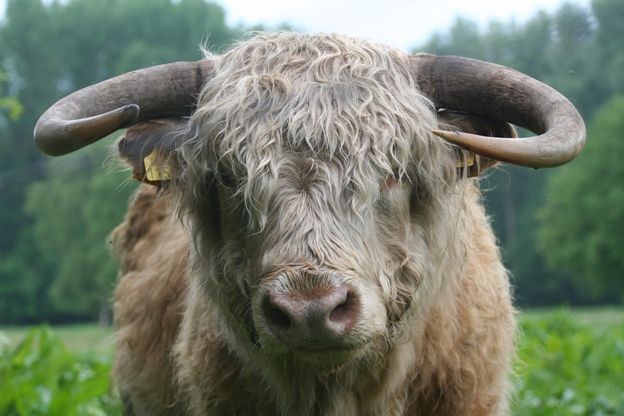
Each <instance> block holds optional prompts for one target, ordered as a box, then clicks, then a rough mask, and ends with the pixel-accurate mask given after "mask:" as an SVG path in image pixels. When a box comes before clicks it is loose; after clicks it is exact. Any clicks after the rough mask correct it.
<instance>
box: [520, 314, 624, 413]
mask: <svg viewBox="0 0 624 416" xmlns="http://www.w3.org/2000/svg"><path fill="white" fill-rule="evenodd" d="M521 330H522V336H521V338H520V342H519V347H518V350H519V351H518V356H517V358H516V365H515V371H516V380H515V387H516V395H515V399H514V401H513V403H514V405H513V408H514V412H513V414H514V415H520V416H524V415H526V416H530V415H535V416H550V415H552V416H556V415H584V416H606V415H613V416H615V415H621V414H624V391H623V390H622V384H621V377H622V374H624V322H622V319H621V318H620V319H619V322H618V323H616V324H613V325H589V324H585V325H582V324H580V323H579V322H578V321H577V319H576V315H575V314H573V313H572V314H571V313H570V311H568V310H561V311H559V312H556V313H552V314H546V315H545V316H541V317H533V318H524V319H523V320H522V325H521Z"/></svg>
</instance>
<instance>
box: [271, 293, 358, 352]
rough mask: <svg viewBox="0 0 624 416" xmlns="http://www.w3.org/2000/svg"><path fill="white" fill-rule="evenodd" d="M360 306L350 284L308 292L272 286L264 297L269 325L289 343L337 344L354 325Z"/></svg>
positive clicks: (279, 336)
mask: <svg viewBox="0 0 624 416" xmlns="http://www.w3.org/2000/svg"><path fill="white" fill-rule="evenodd" d="M359 309H360V305H359V300H358V296H357V294H356V292H355V291H354V290H353V289H350V288H348V287H346V286H338V287H330V288H323V289H317V290H313V291H306V292H305V293H300V292H297V291H293V290H284V289H269V290H268V291H267V292H266V293H265V295H264V298H263V299H262V313H263V315H264V319H265V321H266V323H267V325H268V326H269V328H270V329H271V330H272V331H273V332H274V334H275V335H277V336H278V338H280V339H281V340H282V342H285V343H296V344H299V343H302V342H305V343H309V344H311V345H315V344H318V345H327V344H328V343H329V344H333V343H334V341H337V340H339V339H340V338H341V337H342V336H344V335H346V334H348V333H349V331H350V330H351V329H352V328H353V327H354V325H355V324H356V322H357V320H358V318H359Z"/></svg>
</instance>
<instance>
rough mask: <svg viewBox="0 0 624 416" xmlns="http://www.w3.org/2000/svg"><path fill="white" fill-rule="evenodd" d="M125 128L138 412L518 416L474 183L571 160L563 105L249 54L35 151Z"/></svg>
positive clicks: (362, 57) (346, 53)
mask: <svg viewBox="0 0 624 416" xmlns="http://www.w3.org/2000/svg"><path fill="white" fill-rule="evenodd" d="M507 123H513V124H516V125H520V126H523V127H526V128H528V129H530V130H532V131H534V132H536V134H538V135H537V136H534V137H530V138H525V139H517V138H515V137H516V136H515V133H514V129H513V128H512V127H511V125H510V124H507ZM128 126H131V127H130V128H129V129H128V131H127V133H126V136H125V137H124V138H123V139H121V140H120V142H119V143H118V147H119V150H120V155H121V157H122V158H123V159H124V160H126V161H127V162H128V163H129V165H130V166H131V168H132V169H133V172H134V176H135V177H136V178H137V179H139V180H141V181H143V182H145V183H147V184H146V185H142V186H141V187H140V189H139V191H138V193H137V195H136V197H135V198H134V200H133V202H132V203H131V205H130V208H129V211H128V213H127V215H126V217H125V219H124V221H123V223H122V224H121V225H119V226H118V227H117V228H116V229H115V231H114V232H113V239H114V249H115V251H116V254H117V256H118V257H119V259H120V261H121V272H120V279H119V284H118V286H117V290H116V293H115V305H114V309H115V317H116V324H117V328H118V332H117V354H116V363H115V368H114V376H115V378H116V382H117V384H118V387H119V389H120V392H121V396H122V398H123V402H124V408H125V413H126V414H135V415H159V414H172V415H174V414H175V415H178V414H180V415H181V414H186V415H275V414H281V415H403V414H405V415H446V416H448V415H501V414H505V413H507V412H508V403H507V394H508V393H509V383H508V379H507V378H508V372H509V361H510V359H511V357H512V354H513V350H514V346H513V344H514V341H513V338H514V332H515V328H516V326H515V319H514V310H513V307H512V305H511V301H510V288H509V282H508V278H507V273H506V271H505V268H504V267H503V265H502V263H501V260H500V255H499V252H498V249H497V246H496V242H495V238H494V235H493V233H492V230H491V228H490V225H489V224H488V220H487V218H486V216H485V213H484V210H483V206H482V203H481V201H480V198H481V196H480V193H479V190H478V183H477V181H478V180H477V179H471V178H473V177H476V176H478V174H479V173H480V172H481V171H483V170H484V169H485V168H487V167H489V166H490V165H492V164H494V163H495V162H496V161H505V162H509V163H514V164H519V165H524V166H530V167H547V166H556V165H559V164H562V163H565V162H567V161H569V160H570V159H572V158H573V157H574V156H575V155H576V154H577V153H578V152H579V151H580V149H581V147H582V145H583V142H584V136H585V131H584V125H583V122H582V120H581V118H580V117H579V115H578V113H577V112H576V110H575V109H574V107H573V106H572V105H571V104H570V103H569V102H568V100H566V99H565V98H564V97H562V96H561V95H560V94H559V93H557V92H556V91H554V90H553V89H551V88H549V87H547V86H546V85H544V84H542V83H540V82H538V81H536V80H534V79H531V78H529V77H527V76H525V75H523V74H520V73H518V72H516V71H513V70H511V69H508V68H505V67H502V66H498V65H494V64H490V63H485V62H481V61H476V60H470V59H465V58H459V57H443V56H439V57H436V56H432V55H426V54H417V55H407V54H404V53H402V52H400V51H397V50H395V49H392V48H388V47H385V46H381V45H377V44H374V43H371V42H368V41H364V40H359V39H352V38H347V37H342V36H337V35H314V36H310V35H299V34H274V35H259V36H257V37H254V38H252V39H250V40H247V41H245V42H242V43H240V44H239V45H237V46H236V47H234V48H233V49H231V50H230V51H229V52H227V53H225V54H223V55H220V56H210V55H208V56H206V58H205V59H204V60H202V61H198V62H192V63H172V64H167V65H161V66H156V67H151V68H147V69H142V70H139V71H135V72H130V73H127V74H124V75H121V76H119V77H116V78H112V79H110V80H107V81H104V82H102V83H99V84H96V85H93V86H90V87H87V88H85V89H83V90H80V91H78V92H75V93H74V94H72V95H70V96H68V97H66V98H64V99H62V100H60V101H59V102H58V103H56V104H55V105H54V106H52V107H51V108H50V109H49V110H48V111H47V112H46V113H45V114H44V115H43V116H42V117H41V119H40V120H39V122H38V124H37V127H36V129H35V138H36V142H37V144H38V146H39V147H40V148H41V149H42V150H43V151H44V152H45V153H48V154H51V155H60V154H65V153H68V152H72V151H74V150H76V149H78V148H81V147H83V146H86V145H88V144H90V143H92V142H94V141H96V140H98V139H100V138H101V137H103V136H105V135H107V134H109V133H111V132H113V131H115V130H117V129H120V128H124V127H128ZM438 136H439V137H438ZM150 185H151V186H150Z"/></svg>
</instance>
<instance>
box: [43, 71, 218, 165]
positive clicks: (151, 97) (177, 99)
mask: <svg viewBox="0 0 624 416" xmlns="http://www.w3.org/2000/svg"><path fill="white" fill-rule="evenodd" d="M211 71H212V62H211V61H207V60H203V61H197V62H174V63H169V64H164V65H157V66H153V67H149V68H145V69H139V70H137V71H132V72H128V73H125V74H122V75H119V76H117V77H114V78H110V79H108V80H106V81H102V82H100V83H98V84H95V85H91V86H89V87H86V88H83V89H81V90H79V91H76V92H74V93H73V94H71V95H68V96H67V97H65V98H63V99H61V100H59V101H57V102H56V103H55V104H53V105H52V106H51V107H50V108H49V109H48V110H47V111H46V112H45V113H43V115H42V116H41V117H40V118H39V121H38V122H37V125H36V126H35V132H34V136H35V143H36V144H37V147H39V149H40V150H41V151H42V152H44V153H46V154H48V155H51V156H60V155H64V154H67V153H71V152H73V151H75V150H78V149H80V148H82V147H84V146H87V145H89V144H91V143H93V142H95V141H97V140H99V139H101V138H103V137H105V136H107V135H108V134H110V133H112V132H114V131H115V130H118V129H121V128H124V127H128V126H130V125H132V124H134V123H136V122H139V121H145V120H149V119H153V118H160V117H180V116H185V115H189V114H190V113H191V112H192V111H193V108H194V106H195V99H196V97H197V95H199V92H200V91H201V88H202V86H203V85H204V83H205V82H206V81H207V80H208V78H209V76H210V73H211Z"/></svg>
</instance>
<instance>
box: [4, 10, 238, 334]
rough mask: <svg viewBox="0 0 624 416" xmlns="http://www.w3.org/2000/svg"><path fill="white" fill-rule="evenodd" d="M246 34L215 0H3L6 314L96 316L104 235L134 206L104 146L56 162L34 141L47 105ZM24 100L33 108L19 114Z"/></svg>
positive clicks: (104, 296)
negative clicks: (230, 21) (110, 169)
mask: <svg viewBox="0 0 624 416" xmlns="http://www.w3.org/2000/svg"><path fill="white" fill-rule="evenodd" d="M239 34H240V32H239V29H233V28H230V27H228V26H227V25H226V24H225V20H224V11H223V9H222V8H221V7H220V6H219V5H217V4H215V3H212V2H208V1H204V0H101V1H92V0H69V1H62V2H59V1H54V2H50V1H43V0H8V1H7V5H6V12H5V16H4V18H3V19H2V20H0V74H8V75H10V77H6V76H2V77H0V110H1V111H2V115H3V116H4V117H0V229H1V230H2V232H1V233H0V322H4V323H17V322H22V323H24V322H37V321H39V322H40V321H43V320H52V321H57V322H58V321H59V320H60V321H63V320H67V319H77V318H81V319H84V318H89V319H93V318H94V317H95V316H97V314H98V312H101V311H102V310H103V307H102V305H104V304H106V303H107V300H108V299H109V298H110V291H111V289H112V286H113V285H112V281H113V279H114V278H115V275H116V270H115V269H116V267H115V264H114V262H112V261H111V260H110V259H109V255H108V253H107V251H106V249H105V245H104V243H103V241H104V239H105V237H106V235H107V234H108V233H109V232H110V230H111V229H112V228H113V226H114V225H115V224H116V223H117V222H119V220H120V219H121V215H122V213H123V211H124V210H125V208H126V206H127V203H126V201H127V196H128V194H129V193H130V191H131V189H132V187H127V186H122V187H120V184H123V183H124V182H126V178H127V176H126V175H125V174H107V173H106V172H107V168H106V167H103V166H102V161H103V160H104V158H105V156H104V155H105V152H104V151H103V150H102V149H101V147H100V150H99V151H97V152H96V153H89V150H85V151H81V152H79V154H78V156H76V157H73V158H72V157H69V158H62V159H59V160H58V161H57V160H55V161H53V162H52V161H50V159H49V158H47V157H45V156H43V155H42V154H41V153H40V152H39V151H38V150H37V149H36V148H35V146H34V145H33V140H32V131H33V127H34V125H35V122H36V120H37V118H38V117H39V115H40V114H41V113H42V112H43V111H44V110H45V109H46V108H47V107H48V106H49V105H50V104H52V103H53V102H54V101H55V100H57V99H59V98H61V97H62V96H64V95H67V94H68V93H70V92H72V91H74V90H76V89H78V88H80V87H84V86H86V85H88V84H93V83H95V82H98V81H100V80H102V79H104V78H108V77H111V76H114V75H117V74H119V73H121V72H125V71H129V70H132V69H136V68H138V67H145V66H149V65H154V64H159V63H163V62H169V61H180V60H196V59H200V58H201V56H202V54H201V50H200V46H201V45H204V46H206V47H208V48H210V49H211V50H220V49H223V48H224V47H225V46H226V45H228V44H229V43H231V42H232V41H233V40H234V39H235V38H236V37H238V36H239ZM8 91H10V92H11V94H10V95H11V97H7V95H8V93H7V92H8ZM2 97H4V98H2ZM17 103H19V105H18V104H17ZM20 108H24V109H26V111H23V112H22V113H21V115H20V116H19V118H15V117H16V116H17V115H18V113H19V112H20ZM70 200H71V201H70ZM62 216H65V217H66V220H62V219H61V217H62ZM20 305H21V307H20Z"/></svg>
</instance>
